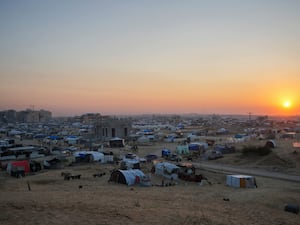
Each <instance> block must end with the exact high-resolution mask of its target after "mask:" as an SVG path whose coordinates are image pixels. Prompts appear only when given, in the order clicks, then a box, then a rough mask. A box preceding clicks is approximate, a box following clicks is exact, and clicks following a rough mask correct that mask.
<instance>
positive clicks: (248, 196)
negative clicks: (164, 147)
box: [0, 164, 300, 225]
mask: <svg viewBox="0 0 300 225" xmlns="http://www.w3.org/2000/svg"><path fill="white" fill-rule="evenodd" d="M111 169H112V166H109V165H99V164H87V165H81V166H73V167H68V168H66V169H62V170H49V171H46V172H41V173H39V174H36V175H34V176H27V177H25V178H23V179H15V178H12V177H8V175H6V174H5V173H2V174H1V180H0V199H1V201H0V212H1V213H0V224H3V225H5V224H16V225H17V224H22V225H23V224H28V225H34V224H44V225H45V224H49V225H50V224H80V225H82V224H95V225H104V224H122V225H125V224H172V225H174V224H175V225H176V224H178V225H182V224H203V225H210V224H211V225H212V224H214V225H216V224H217V225H221V224H222V225H235V224H236V225H241V224H244V225H252V224H266V225H269V224H275V225H282V224H285V225H297V224H300V218H299V214H298V215H297V214H293V213H289V212H285V211H284V205H285V204H286V203H297V204H299V203H300V202H299V201H300V185H299V183H293V182H286V181H280V180H274V179H268V178H261V177H257V183H258V188H257V189H237V188H231V187H227V186H226V185H225V175H224V174H218V173H212V172H208V171H198V172H201V173H202V174H204V175H205V176H207V177H208V179H209V180H210V181H211V182H212V185H204V186H200V185H199V184H197V183H187V182H179V183H178V184H177V185H176V186H170V187H159V186H153V187H138V186H134V187H127V186H126V185H122V184H115V183H109V182H107V181H108V179H109V171H110V170H111ZM63 171H69V172H71V173H73V174H81V175H82V178H81V179H80V180H70V181H66V180H63V177H61V172H63ZM98 171H102V172H106V175H105V176H103V177H99V178H94V177H93V176H92V174H93V173H95V172H98ZM151 178H152V181H153V184H156V183H159V182H160V181H161V178H160V177H156V176H154V175H152V177H151ZM27 182H29V184H30V187H31V191H29V190H28V186H27ZM79 187H82V188H79ZM224 199H225V200H229V201H224Z"/></svg>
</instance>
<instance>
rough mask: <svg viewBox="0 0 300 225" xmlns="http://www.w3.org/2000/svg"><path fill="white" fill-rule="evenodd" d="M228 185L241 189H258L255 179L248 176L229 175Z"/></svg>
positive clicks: (227, 177) (227, 178)
mask: <svg viewBox="0 0 300 225" xmlns="http://www.w3.org/2000/svg"><path fill="white" fill-rule="evenodd" d="M226 185H227V186H231V187H239V188H255V187H257V185H256V180H255V177H253V176H248V175H227V176H226Z"/></svg>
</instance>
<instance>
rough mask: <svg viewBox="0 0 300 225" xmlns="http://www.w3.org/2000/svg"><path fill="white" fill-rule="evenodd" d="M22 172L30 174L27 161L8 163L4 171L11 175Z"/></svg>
mask: <svg viewBox="0 0 300 225" xmlns="http://www.w3.org/2000/svg"><path fill="white" fill-rule="evenodd" d="M21 170H22V171H24V173H29V172H30V164H29V162H28V161H27V160H22V161H13V162H9V163H8V164H7V167H6V171H7V172H8V173H9V174H10V175H12V173H13V172H16V171H21Z"/></svg>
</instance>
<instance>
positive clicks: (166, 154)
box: [161, 148, 171, 157]
mask: <svg viewBox="0 0 300 225" xmlns="http://www.w3.org/2000/svg"><path fill="white" fill-rule="evenodd" d="M170 155H171V151H170V150H169V149H166V148H164V149H163V150H161V157H168V156H170Z"/></svg>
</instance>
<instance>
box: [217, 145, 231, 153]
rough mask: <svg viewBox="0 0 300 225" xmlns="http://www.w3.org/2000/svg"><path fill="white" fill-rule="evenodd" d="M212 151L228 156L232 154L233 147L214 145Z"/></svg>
mask: <svg viewBox="0 0 300 225" xmlns="http://www.w3.org/2000/svg"><path fill="white" fill-rule="evenodd" d="M214 150H216V151H219V152H221V153H222V154H228V153H234V152H235V147H234V146H227V145H215V147H214Z"/></svg>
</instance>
